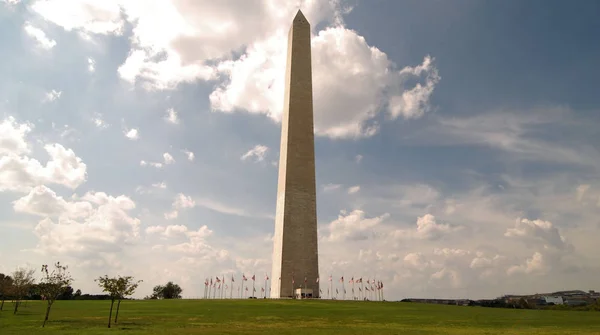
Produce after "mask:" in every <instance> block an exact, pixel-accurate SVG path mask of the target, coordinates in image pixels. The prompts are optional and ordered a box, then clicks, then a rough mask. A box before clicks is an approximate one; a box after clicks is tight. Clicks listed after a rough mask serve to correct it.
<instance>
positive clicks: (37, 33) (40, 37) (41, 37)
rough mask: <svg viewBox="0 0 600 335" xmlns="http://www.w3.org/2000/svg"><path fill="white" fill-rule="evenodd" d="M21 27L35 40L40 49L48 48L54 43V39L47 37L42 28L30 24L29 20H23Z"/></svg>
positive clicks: (52, 46)
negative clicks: (23, 24)
mask: <svg viewBox="0 0 600 335" xmlns="http://www.w3.org/2000/svg"><path fill="white" fill-rule="evenodd" d="M23 29H25V33H27V35H29V36H30V37H31V38H33V39H35V40H36V42H37V45H38V46H39V47H40V48H42V49H45V50H50V49H52V48H54V46H55V45H56V41H55V40H53V39H50V38H48V37H47V36H46V33H45V32H44V31H43V30H41V29H40V28H36V27H34V26H32V25H31V23H29V22H25V26H23Z"/></svg>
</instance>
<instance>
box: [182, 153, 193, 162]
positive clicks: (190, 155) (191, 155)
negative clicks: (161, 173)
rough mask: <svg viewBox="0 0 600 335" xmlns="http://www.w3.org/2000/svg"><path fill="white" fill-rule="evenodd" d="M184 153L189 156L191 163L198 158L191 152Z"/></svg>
mask: <svg viewBox="0 0 600 335" xmlns="http://www.w3.org/2000/svg"><path fill="white" fill-rule="evenodd" d="M183 153H184V154H185V155H186V156H187V159H188V161H190V162H193V161H194V158H196V155H194V153H193V152H191V151H189V150H183Z"/></svg>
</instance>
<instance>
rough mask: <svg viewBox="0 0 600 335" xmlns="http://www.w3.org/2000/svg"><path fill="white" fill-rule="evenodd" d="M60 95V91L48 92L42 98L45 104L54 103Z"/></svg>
mask: <svg viewBox="0 0 600 335" xmlns="http://www.w3.org/2000/svg"><path fill="white" fill-rule="evenodd" d="M61 95H62V92H61V91H57V90H51V91H50V92H47V93H46V95H45V96H44V101H45V102H52V101H56V100H58V99H60V96H61Z"/></svg>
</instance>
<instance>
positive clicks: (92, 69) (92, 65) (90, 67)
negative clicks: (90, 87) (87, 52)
mask: <svg viewBox="0 0 600 335" xmlns="http://www.w3.org/2000/svg"><path fill="white" fill-rule="evenodd" d="M87 61H88V71H89V72H95V71H96V61H95V60H94V59H93V58H90V57H88V59H87Z"/></svg>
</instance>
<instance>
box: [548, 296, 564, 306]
mask: <svg viewBox="0 0 600 335" xmlns="http://www.w3.org/2000/svg"><path fill="white" fill-rule="evenodd" d="M543 298H544V301H546V304H554V305H562V304H564V303H565V302H564V301H563V298H562V297H561V296H545V297H543Z"/></svg>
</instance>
